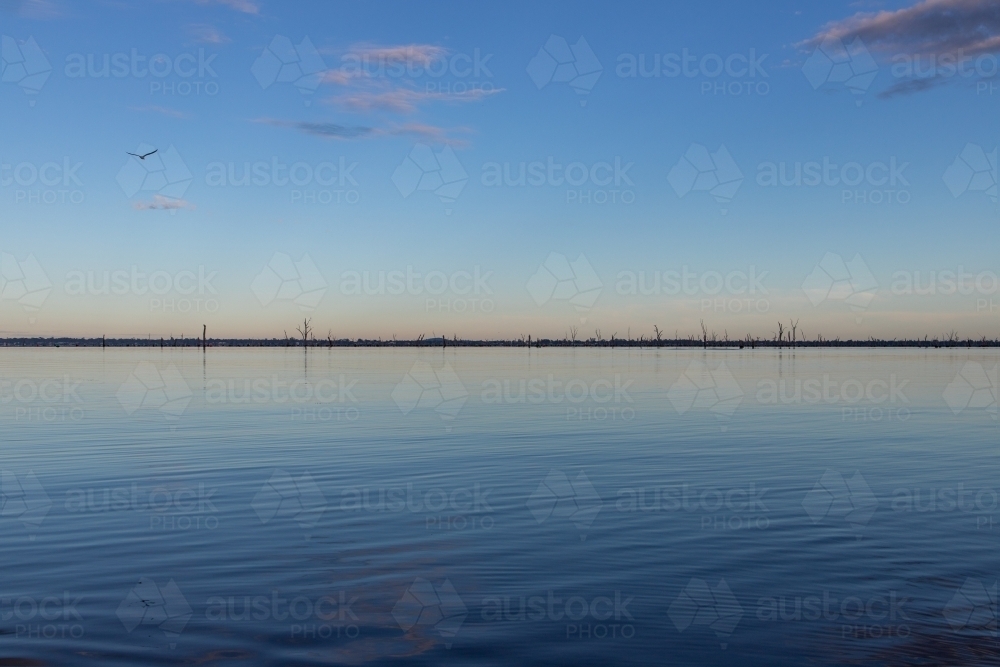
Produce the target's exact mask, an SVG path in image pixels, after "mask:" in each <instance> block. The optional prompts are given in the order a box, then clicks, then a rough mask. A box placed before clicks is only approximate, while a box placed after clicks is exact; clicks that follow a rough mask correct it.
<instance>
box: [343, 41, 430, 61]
mask: <svg viewBox="0 0 1000 667" xmlns="http://www.w3.org/2000/svg"><path fill="white" fill-rule="evenodd" d="M446 55H448V49H446V48H444V47H443V46H436V45H433V44H402V45H398V46H376V45H374V44H355V45H354V46H352V47H351V48H350V49H348V51H347V53H345V54H342V55H341V61H342V62H345V63H349V62H352V61H359V62H361V63H367V64H368V65H369V66H371V65H372V64H373V63H374V64H378V63H381V64H386V65H387V64H395V63H402V64H404V65H419V66H421V67H427V66H428V65H430V64H431V63H432V62H434V61H435V60H437V59H438V58H443V57H444V56H446Z"/></svg>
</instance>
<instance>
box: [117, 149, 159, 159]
mask: <svg viewBox="0 0 1000 667" xmlns="http://www.w3.org/2000/svg"><path fill="white" fill-rule="evenodd" d="M158 150H160V149H159V148H154V149H153V150H151V151H149V152H148V153H146V154H145V155H136V154H135V153H129V152H128V151H125V152H126V153H128V154H129V155H131V156H132V157H137V158H139V159H140V160H145V159H146V158H148V157H149V156H150V155H152V154H153V153H155V152H156V151H158Z"/></svg>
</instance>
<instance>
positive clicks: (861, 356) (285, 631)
mask: <svg viewBox="0 0 1000 667" xmlns="http://www.w3.org/2000/svg"><path fill="white" fill-rule="evenodd" d="M998 361H1000V353H998V351H996V350H984V349H978V350H977V349H919V350H916V349H900V350H885V349H837V350H834V349H810V350H788V349H785V350H773V349H766V350H765V349H758V350H707V351H706V350H697V349H694V350H693V349H684V350H676V349H667V348H660V349H642V350H640V349H628V350H626V349H488V348H487V349H484V348H478V349H477V348H460V349H453V348H449V349H446V350H441V349H437V348H435V349H414V348H406V349H389V348H371V349H370V348H335V349H322V348H317V349H309V350H303V349H301V348H282V349H221V348H210V349H208V350H207V351H204V352H203V351H202V350H197V349H191V348H188V349H180V348H176V349H172V348H166V349H157V348H145V349H143V348H127V349H107V350H101V349H84V348H80V349H72V348H59V349H55V348H38V349H14V348H2V349H0V368H2V371H0V422H2V429H0V432H2V434H3V435H2V436H0V438H2V456H0V469H2V471H3V472H2V479H0V484H2V486H0V491H2V496H3V506H2V510H0V530H2V535H3V542H2V543H3V547H2V551H3V567H2V569H0V665H3V664H6V665H50V664H51V665H98V664H100V665H151V664H182V663H183V664H219V665H222V664H225V665H234V666H236V665H243V664H246V665H260V664H274V665H278V664H281V665H293V664H294V665H311V664H317V665H318V664H330V663H334V664H352V665H361V664H368V665H396V664H403V663H404V662H408V663H413V664H456V665H459V664H461V665H500V664H505V665H506V664H521V665H531V664H538V665H543V664H544V665H553V664H566V665H570V664H572V665H591V664H592V665H606V664H623V665H631V664H634V665H647V664H672V665H696V664H698V665H729V664H740V665H801V664H815V665H843V664H962V665H996V664H1000V644H998V639H997V577H998V573H1000V555H998V551H997V544H998V540H997V538H998V535H1000V512H998V510H997V500H998V498H997V496H998V486H1000V449H998V444H1000V427H998V421H997V363H998Z"/></svg>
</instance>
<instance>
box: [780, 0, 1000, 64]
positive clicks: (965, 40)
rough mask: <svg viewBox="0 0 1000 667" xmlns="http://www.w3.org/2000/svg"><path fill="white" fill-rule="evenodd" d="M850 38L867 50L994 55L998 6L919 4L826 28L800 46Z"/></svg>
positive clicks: (949, 1)
mask: <svg viewBox="0 0 1000 667" xmlns="http://www.w3.org/2000/svg"><path fill="white" fill-rule="evenodd" d="M855 38H860V39H861V41H862V42H864V43H865V45H866V46H868V48H870V49H875V50H878V51H882V52H888V53H893V52H895V53H953V52H958V51H962V52H964V53H965V54H966V55H969V56H975V55H979V54H983V53H994V52H997V51H1000V3H998V2H996V0H922V1H921V2H918V3H917V4H915V5H913V6H912V7H905V8H903V9H897V10H894V11H880V12H877V13H859V14H855V15H854V16H852V17H850V18H847V19H844V20H842V21H835V22H833V23H829V24H827V25H826V26H824V27H823V29H822V30H820V31H819V32H818V33H817V34H816V35H814V36H813V37H811V38H810V39H808V40H806V41H805V42H803V43H802V44H800V46H803V45H805V46H817V45H819V44H820V43H822V42H823V41H825V40H827V39H839V40H841V41H843V42H845V43H846V42H848V41H853V40H854V39H855Z"/></svg>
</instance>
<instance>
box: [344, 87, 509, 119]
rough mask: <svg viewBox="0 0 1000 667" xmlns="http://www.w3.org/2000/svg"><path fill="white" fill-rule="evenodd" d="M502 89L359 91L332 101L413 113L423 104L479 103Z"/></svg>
mask: <svg viewBox="0 0 1000 667" xmlns="http://www.w3.org/2000/svg"><path fill="white" fill-rule="evenodd" d="M502 90H503V89H502V88H494V89H491V90H483V89H482V88H470V89H468V90H465V91H462V92H441V91H420V90H413V89H411V88H396V89H394V90H386V91H358V92H356V93H351V94H347V95H342V96H340V97H335V98H333V99H332V100H330V101H331V102H332V103H334V104H337V105H340V106H343V107H347V108H349V109H351V110H352V111H378V110H385V111H393V112H396V113H403V114H405V113H413V112H414V111H416V110H417V107H418V106H420V105H421V104H427V103H429V102H477V101H479V100H482V99H485V98H487V97H489V96H491V95H494V94H496V93H499V92H502Z"/></svg>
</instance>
